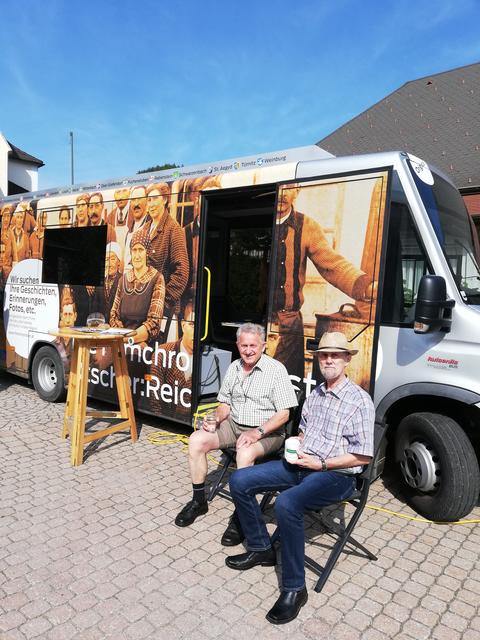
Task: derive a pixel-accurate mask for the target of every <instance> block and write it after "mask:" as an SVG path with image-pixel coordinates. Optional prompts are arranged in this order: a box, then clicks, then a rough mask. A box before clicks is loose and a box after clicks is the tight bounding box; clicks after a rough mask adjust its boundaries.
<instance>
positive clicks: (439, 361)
mask: <svg viewBox="0 0 480 640" xmlns="http://www.w3.org/2000/svg"><path fill="white" fill-rule="evenodd" d="M458 365H459V361H458V360H455V358H440V357H439V356H427V367H434V368H435V369H458Z"/></svg>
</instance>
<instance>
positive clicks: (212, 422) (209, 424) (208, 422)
mask: <svg viewBox="0 0 480 640" xmlns="http://www.w3.org/2000/svg"><path fill="white" fill-rule="evenodd" d="M217 426H218V423H217V416H216V414H215V411H210V412H209V413H207V414H206V415H205V417H204V418H203V429H204V431H208V432H209V433H215V431H216V430H217Z"/></svg>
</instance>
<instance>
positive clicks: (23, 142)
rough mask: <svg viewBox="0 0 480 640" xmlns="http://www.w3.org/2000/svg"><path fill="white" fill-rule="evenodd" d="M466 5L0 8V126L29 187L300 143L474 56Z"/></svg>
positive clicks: (130, 0)
mask: <svg viewBox="0 0 480 640" xmlns="http://www.w3.org/2000/svg"><path fill="white" fill-rule="evenodd" d="M479 18H480V2H479V1H478V0H455V1H454V0H435V1H434V0H431V1H430V2H426V1H422V0H418V1H417V2H415V3H414V2H412V1H411V0H408V1H407V0H387V1H385V0H384V1H380V0H379V1H374V0H330V1H326V0H294V1H292V0H254V1H251V0H242V1H241V2H239V1H238V0H235V1H233V0H232V1H230V0H223V2H220V1H219V2H214V1H213V0H203V1H201V0H197V1H194V0H183V1H182V2H172V1H170V2H166V1H164V0H135V1H134V0H96V1H92V0H83V1H80V0H42V1H41V2H40V1H38V0H22V1H21V2H19V1H18V0H0V38H1V43H2V44H1V55H0V82H1V84H0V86H1V94H0V95H1V97H0V131H2V133H3V134H4V135H5V137H6V138H7V139H9V140H11V141H12V142H13V143H14V144H16V145H17V146H19V147H20V148H22V149H24V150H25V151H27V152H29V153H31V154H33V155H35V156H37V157H39V158H41V159H42V160H43V161H44V162H45V164H46V166H45V167H43V168H42V169H41V170H40V172H39V176H40V179H39V186H40V188H46V187H53V186H59V185H61V184H68V183H69V181H70V146H69V131H71V130H72V131H73V132H74V136H75V181H76V182H85V181H92V180H97V179H98V180H100V179H103V178H109V177H116V176H118V177H120V176H124V175H130V174H133V173H135V172H136V171H137V170H138V169H142V168H146V167H148V166H151V165H154V164H157V163H160V164H161V163H163V162H176V163H177V164H185V165H186V164H192V163H196V162H211V161H214V160H221V159H223V158H225V159H226V158H231V157H235V156H240V155H249V154H256V153H260V152H266V151H272V150H275V149H283V148H287V147H294V146H301V145H306V144H312V143H314V142H316V141H317V140H319V139H321V138H323V137H324V136H326V135H327V134H329V133H331V132H332V131H333V130H335V129H336V128H337V127H339V126H341V125H342V124H343V123H344V122H346V121H347V120H349V119H350V118H352V117H354V116H355V115H357V114H358V113H360V112H361V111H363V110H364V109H366V108H368V107H369V106H371V105H372V104H373V103H375V102H377V101H378V100H380V99H382V98H383V97H384V96H385V95H387V94H388V93H390V92H391V91H394V90H395V89H396V88H397V87H399V86H401V85H402V84H403V83H405V82H407V81H408V80H412V79H415V78H418V77H423V76H426V75H429V74H433V73H438V72H441V71H446V70H448V69H452V68H454V67H459V66H462V65H466V64H470V63H473V62H478V61H480V38H479V37H478V25H479V24H480V20H479Z"/></svg>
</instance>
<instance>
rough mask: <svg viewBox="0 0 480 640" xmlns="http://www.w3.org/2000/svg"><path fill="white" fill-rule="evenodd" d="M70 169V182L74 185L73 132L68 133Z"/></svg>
mask: <svg viewBox="0 0 480 640" xmlns="http://www.w3.org/2000/svg"><path fill="white" fill-rule="evenodd" d="M70 167H71V182H72V184H74V177H73V131H70Z"/></svg>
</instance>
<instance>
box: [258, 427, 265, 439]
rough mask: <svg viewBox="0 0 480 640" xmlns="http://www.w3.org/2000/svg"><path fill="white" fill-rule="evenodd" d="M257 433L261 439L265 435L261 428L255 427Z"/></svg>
mask: <svg viewBox="0 0 480 640" xmlns="http://www.w3.org/2000/svg"><path fill="white" fill-rule="evenodd" d="M257 431H258V433H259V434H260V437H261V438H263V436H264V435H265V429H264V428H263V427H257Z"/></svg>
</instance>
